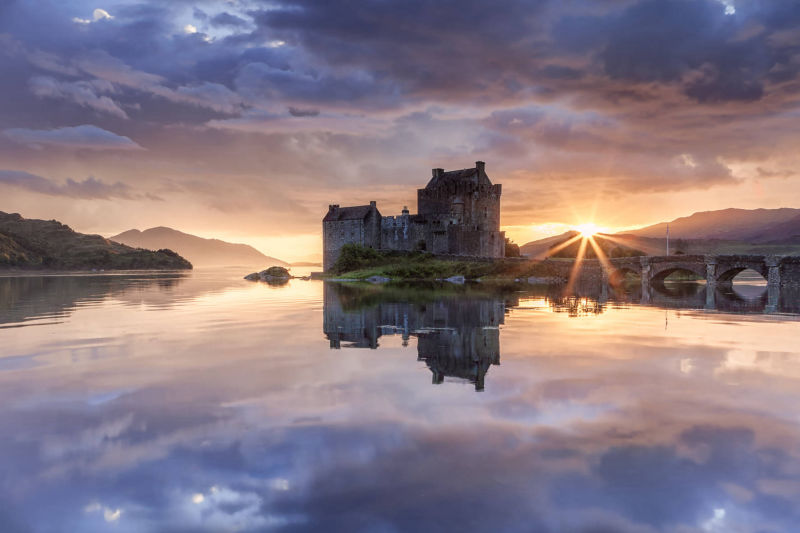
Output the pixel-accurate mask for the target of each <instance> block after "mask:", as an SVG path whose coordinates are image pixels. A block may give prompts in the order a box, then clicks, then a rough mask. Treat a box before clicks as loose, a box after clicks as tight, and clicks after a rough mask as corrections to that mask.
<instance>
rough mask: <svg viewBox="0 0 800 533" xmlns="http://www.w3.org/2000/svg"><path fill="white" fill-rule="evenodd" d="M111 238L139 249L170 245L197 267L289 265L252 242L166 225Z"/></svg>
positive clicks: (169, 246) (127, 232)
mask: <svg viewBox="0 0 800 533" xmlns="http://www.w3.org/2000/svg"><path fill="white" fill-rule="evenodd" d="M109 239H110V240H112V241H115V242H119V243H122V244H125V245H128V246H134V247H139V248H147V249H152V248H169V249H170V250H175V251H176V252H178V253H179V254H181V255H182V256H184V257H186V258H187V259H189V261H191V262H192V263H193V264H194V265H195V266H227V265H230V266H233V265H237V266H240V265H256V266H263V265H269V266H289V263H287V262H286V261H283V260H281V259H277V258H275V257H271V256H268V255H265V254H263V253H261V252H259V251H258V250H256V249H255V248H253V247H252V246H250V245H249V244H241V243H232V242H227V241H223V240H221V239H207V238H204V237H199V236H197V235H192V234H190V233H185V232H183V231H180V230H176V229H174V228H170V227H167V226H155V227H153V228H149V229H146V230H144V231H141V230H139V229H130V230H127V231H123V232H122V233H119V234H117V235H114V236H112V237H109Z"/></svg>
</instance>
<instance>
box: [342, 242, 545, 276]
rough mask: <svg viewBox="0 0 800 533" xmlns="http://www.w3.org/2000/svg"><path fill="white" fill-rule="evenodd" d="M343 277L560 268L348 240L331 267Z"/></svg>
mask: <svg viewBox="0 0 800 533" xmlns="http://www.w3.org/2000/svg"><path fill="white" fill-rule="evenodd" d="M331 271H332V274H333V276H334V277H336V278H340V279H367V278H370V277H373V276H379V277H385V278H389V279H393V280H398V279H406V280H411V279H413V280H433V279H445V278H449V277H452V276H464V277H465V278H466V279H486V280H490V279H508V278H527V277H530V276H536V277H557V276H559V274H560V272H559V271H558V269H556V268H554V266H553V265H551V264H548V263H547V262H534V261H525V260H520V259H499V260H494V261H461V260H449V259H440V258H437V257H435V256H434V255H433V254H430V253H426V252H410V253H405V252H394V251H378V250H373V249H372V248H366V247H364V246H359V245H356V244H345V245H344V246H343V247H342V250H341V252H340V255H339V259H338V260H337V261H336V263H335V264H334V266H333V268H332V269H331Z"/></svg>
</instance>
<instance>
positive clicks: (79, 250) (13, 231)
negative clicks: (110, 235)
mask: <svg viewBox="0 0 800 533" xmlns="http://www.w3.org/2000/svg"><path fill="white" fill-rule="evenodd" d="M0 268H20V269H52V270H92V269H97V270H100V269H103V270H140V269H145V270H149V269H156V270H173V269H174V270H178V269H190V268H192V264H191V263H190V262H189V261H187V260H186V259H184V258H183V257H181V256H180V255H178V254H177V253H175V252H173V251H172V250H168V249H162V250H158V251H156V252H154V251H150V250H137V249H134V248H131V247H129V246H125V245H123V244H119V243H116V242H111V241H109V240H108V239H105V238H103V237H101V236H100V235H86V234H83V233H78V232H76V231H73V230H72V229H71V228H70V227H69V226H66V225H64V224H61V223H60V222H58V221H56V220H36V219H25V218H23V217H22V216H20V215H19V214H17V213H13V214H9V213H3V212H0Z"/></svg>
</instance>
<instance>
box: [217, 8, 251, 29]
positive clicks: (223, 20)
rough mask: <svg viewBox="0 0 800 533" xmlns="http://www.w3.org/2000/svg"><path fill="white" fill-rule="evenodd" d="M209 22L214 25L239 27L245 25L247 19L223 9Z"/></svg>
mask: <svg viewBox="0 0 800 533" xmlns="http://www.w3.org/2000/svg"><path fill="white" fill-rule="evenodd" d="M211 24H212V25H214V26H232V27H234V28H241V27H243V26H247V21H246V20H245V19H243V18H242V17H237V16H236V15H231V14H230V13H228V12H227V11H223V12H222V13H219V14H217V15H214V16H213V17H212V18H211Z"/></svg>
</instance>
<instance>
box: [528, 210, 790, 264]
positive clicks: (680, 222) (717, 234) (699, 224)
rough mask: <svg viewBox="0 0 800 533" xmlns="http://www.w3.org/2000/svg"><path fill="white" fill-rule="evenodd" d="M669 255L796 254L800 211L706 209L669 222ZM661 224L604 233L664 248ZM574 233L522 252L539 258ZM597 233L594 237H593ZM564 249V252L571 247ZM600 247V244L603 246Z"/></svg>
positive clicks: (634, 245) (655, 250) (653, 251)
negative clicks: (615, 232) (623, 231)
mask: <svg viewBox="0 0 800 533" xmlns="http://www.w3.org/2000/svg"><path fill="white" fill-rule="evenodd" d="M669 230H670V251H671V253H685V254H748V253H750V254H763V255H770V254H775V255H788V254H797V253H800V209H789V208H782V209H751V210H748V209H723V210H721V211H706V212H701V213H695V214H693V215H690V216H687V217H681V218H677V219H675V220H673V221H671V222H669ZM666 232H667V222H662V223H659V224H654V225H652V226H647V227H644V228H640V229H635V230H629V231H626V232H625V233H617V234H613V235H609V236H608V237H609V238H610V239H613V241H614V242H616V243H617V244H619V245H620V246H623V247H626V248H631V249H637V250H641V251H643V252H645V253H647V254H648V255H663V254H664V253H665V252H666V245H667V242H666ZM576 233H577V232H575V231H571V232H566V233H563V234H561V235H557V236H554V237H548V238H545V239H540V240H537V241H532V242H529V243H527V244H524V245H522V246H521V247H520V250H521V252H522V254H524V255H527V256H528V257H531V258H543V257H545V256H546V255H547V252H548V250H549V249H550V248H552V247H553V246H556V245H558V244H560V243H561V242H564V241H566V240H567V239H569V238H570V237H572V236H573V235H575V234H576ZM601 237H603V236H602V235H601V236H598V238H601ZM573 248H574V249H576V247H570V248H569V249H568V251H567V253H569V251H573ZM604 248H605V247H604Z"/></svg>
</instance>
